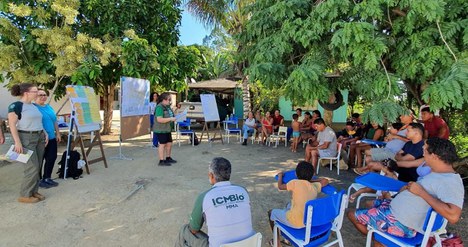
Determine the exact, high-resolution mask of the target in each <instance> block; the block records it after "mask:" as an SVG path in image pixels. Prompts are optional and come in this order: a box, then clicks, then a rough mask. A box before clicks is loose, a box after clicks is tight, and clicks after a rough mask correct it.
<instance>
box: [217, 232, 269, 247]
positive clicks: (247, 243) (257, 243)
mask: <svg viewBox="0 0 468 247" xmlns="http://www.w3.org/2000/svg"><path fill="white" fill-rule="evenodd" d="M220 247H262V234H261V233H259V232H257V233H256V234H254V235H252V236H250V237H248V238H246V239H244V240H241V241H238V242H234V243H229V244H222V245H220Z"/></svg>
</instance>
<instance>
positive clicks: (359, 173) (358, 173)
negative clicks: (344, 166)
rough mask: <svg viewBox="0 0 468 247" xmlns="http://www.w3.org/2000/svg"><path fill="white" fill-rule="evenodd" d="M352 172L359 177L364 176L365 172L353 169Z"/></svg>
mask: <svg viewBox="0 0 468 247" xmlns="http://www.w3.org/2000/svg"><path fill="white" fill-rule="evenodd" d="M353 171H354V173H356V174H357V175H359V176H361V175H364V174H366V173H365V172H361V171H359V170H358V168H353Z"/></svg>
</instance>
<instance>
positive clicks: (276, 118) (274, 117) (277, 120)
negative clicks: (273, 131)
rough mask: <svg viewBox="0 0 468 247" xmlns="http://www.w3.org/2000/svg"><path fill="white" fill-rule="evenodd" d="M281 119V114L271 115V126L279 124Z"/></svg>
mask: <svg viewBox="0 0 468 247" xmlns="http://www.w3.org/2000/svg"><path fill="white" fill-rule="evenodd" d="M283 119H284V117H283V116H281V115H279V116H276V115H273V126H278V125H281V121H282V120H283Z"/></svg>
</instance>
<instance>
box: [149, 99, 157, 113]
mask: <svg viewBox="0 0 468 247" xmlns="http://www.w3.org/2000/svg"><path fill="white" fill-rule="evenodd" d="M156 105H157V104H156V103H155V102H150V103H149V114H150V115H154V111H155V109H156Z"/></svg>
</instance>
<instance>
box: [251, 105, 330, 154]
mask: <svg viewBox="0 0 468 247" xmlns="http://www.w3.org/2000/svg"><path fill="white" fill-rule="evenodd" d="M292 118H293V121H292V123H291V127H288V131H287V140H286V141H289V139H290V138H292V145H291V150H292V151H293V152H295V151H296V150H297V145H298V144H299V143H301V142H302V141H307V140H309V139H311V138H314V136H315V132H316V129H315V125H314V121H315V119H318V118H321V113H320V111H318V110H314V111H313V112H312V113H310V112H305V114H304V115H303V114H302V109H300V108H298V109H296V113H295V114H293V116H292ZM281 126H284V117H283V116H282V115H281V114H280V111H279V110H275V111H274V113H273V114H272V113H271V112H270V111H266V112H265V113H264V114H263V113H262V111H261V110H257V111H256V112H255V114H254V113H253V112H249V113H248V115H247V118H246V119H245V120H244V125H243V126H242V133H243V134H242V135H243V142H242V145H247V139H248V138H249V136H252V135H253V134H254V133H255V134H256V135H257V136H254V137H253V138H257V137H258V138H260V142H261V143H262V144H265V143H266V141H267V139H268V137H269V136H270V135H272V134H274V133H278V130H279V127H281Z"/></svg>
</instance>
